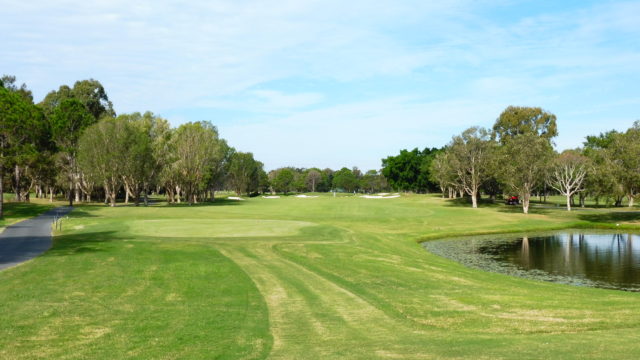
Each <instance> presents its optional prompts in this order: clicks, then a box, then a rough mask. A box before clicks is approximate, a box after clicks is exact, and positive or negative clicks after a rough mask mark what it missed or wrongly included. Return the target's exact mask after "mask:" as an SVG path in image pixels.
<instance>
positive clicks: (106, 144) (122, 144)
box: [78, 117, 135, 206]
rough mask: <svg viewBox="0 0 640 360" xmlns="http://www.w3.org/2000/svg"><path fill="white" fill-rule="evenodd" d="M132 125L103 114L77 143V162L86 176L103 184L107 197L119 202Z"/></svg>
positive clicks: (114, 203) (109, 200) (127, 159)
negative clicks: (118, 196)
mask: <svg viewBox="0 0 640 360" xmlns="http://www.w3.org/2000/svg"><path fill="white" fill-rule="evenodd" d="M132 130H133V127H132V126H131V124H129V123H128V122H126V121H123V120H122V119H114V118H109V117H107V118H104V119H102V120H100V122H98V123H97V124H94V125H92V126H91V127H89V128H88V129H86V131H85V132H84V133H83V134H82V136H81V137H80V139H79V143H78V164H79V167H80V168H81V169H82V171H83V173H84V175H85V176H87V177H90V178H91V179H92V180H93V181H94V182H95V183H96V184H102V186H103V187H104V193H105V200H106V201H107V202H108V203H109V204H110V205H111V206H116V196H117V195H118V191H119V190H120V187H121V186H122V183H123V176H122V174H123V173H124V172H125V171H126V168H127V166H128V162H130V161H131V159H129V158H127V155H128V152H129V150H130V148H131V146H132V145H133V144H132V142H131V141H132V139H135V138H133V137H132V136H131V132H132Z"/></svg>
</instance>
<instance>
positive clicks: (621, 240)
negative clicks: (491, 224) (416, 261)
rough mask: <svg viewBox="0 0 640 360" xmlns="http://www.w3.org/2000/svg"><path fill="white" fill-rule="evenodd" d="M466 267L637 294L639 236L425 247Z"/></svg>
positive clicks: (561, 235)
mask: <svg viewBox="0 0 640 360" xmlns="http://www.w3.org/2000/svg"><path fill="white" fill-rule="evenodd" d="M423 246H424V247H425V248H426V249H427V250H428V251H430V252H432V253H434V254H436V255H440V256H443V257H446V258H449V259H452V260H455V261H458V262H460V263H462V264H464V265H466V266H469V267H472V268H476V269H481V270H487V271H494V272H499V273H504V274H508V275H514V276H519V277H524V278H529V279H537V280H546V281H553V282H559V283H564V284H571V285H580V286H592V287H599V288H607V289H617V290H626V291H640V234H638V233H623V232H611V231H609V232H603V231H597V230H562V231H554V232H541V233H534V234H505V235H487V236H474V237H464V238H456V239H443V240H435V241H427V242H425V243H423Z"/></svg>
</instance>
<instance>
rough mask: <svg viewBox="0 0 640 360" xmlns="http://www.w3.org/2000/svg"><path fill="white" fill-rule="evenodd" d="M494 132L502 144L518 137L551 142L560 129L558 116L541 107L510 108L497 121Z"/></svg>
mask: <svg viewBox="0 0 640 360" xmlns="http://www.w3.org/2000/svg"><path fill="white" fill-rule="evenodd" d="M493 132H494V134H495V136H496V137H497V138H498V140H499V141H500V142H501V143H502V144H505V143H506V141H507V140H508V139H510V138H514V137H516V136H518V135H536V136H538V137H541V138H544V139H546V140H547V141H549V142H551V139H552V138H554V137H556V136H557V135H558V127H557V124H556V116H555V115H554V114H552V113H550V112H547V111H545V110H543V109H541V108H539V107H526V106H509V107H507V108H506V109H505V110H504V111H503V112H502V113H501V114H500V116H499V117H498V119H497V120H496V122H495V124H494V125H493Z"/></svg>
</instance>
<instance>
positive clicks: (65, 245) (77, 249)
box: [43, 231, 119, 256]
mask: <svg viewBox="0 0 640 360" xmlns="http://www.w3.org/2000/svg"><path fill="white" fill-rule="evenodd" d="M114 240H119V238H118V236H116V232H115V231H101V232H91V233H82V234H72V235H60V236H56V237H55V241H54V243H53V247H52V248H51V249H50V250H49V251H47V252H46V253H44V255H43V256H69V255H77V254H83V253H93V252H102V251H106V250H108V248H106V247H105V246H104V243H107V242H111V241H114Z"/></svg>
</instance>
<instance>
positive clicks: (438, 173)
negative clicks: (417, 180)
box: [429, 148, 460, 198]
mask: <svg viewBox="0 0 640 360" xmlns="http://www.w3.org/2000/svg"><path fill="white" fill-rule="evenodd" d="M429 176H430V177H431V181H433V182H435V183H437V184H438V186H439V187H440V191H441V192H442V197H443V198H444V197H445V193H447V194H448V197H449V198H453V197H455V195H456V193H457V191H458V189H459V188H460V183H459V178H458V177H457V176H456V172H455V170H454V169H453V167H452V163H451V153H450V152H449V149H448V148H445V149H444V150H443V151H441V152H439V153H438V154H436V155H435V157H434V159H433V161H432V162H431V168H430V173H429Z"/></svg>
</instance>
